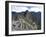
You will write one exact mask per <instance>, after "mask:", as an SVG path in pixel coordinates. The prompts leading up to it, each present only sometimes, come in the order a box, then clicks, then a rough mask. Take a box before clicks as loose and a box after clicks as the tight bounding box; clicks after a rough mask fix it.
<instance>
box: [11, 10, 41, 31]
mask: <svg viewBox="0 0 46 37" xmlns="http://www.w3.org/2000/svg"><path fill="white" fill-rule="evenodd" d="M38 29H41V12H37V13H36V12H29V11H28V10H27V11H25V12H21V13H17V12H12V30H13V31H15V30H38Z"/></svg>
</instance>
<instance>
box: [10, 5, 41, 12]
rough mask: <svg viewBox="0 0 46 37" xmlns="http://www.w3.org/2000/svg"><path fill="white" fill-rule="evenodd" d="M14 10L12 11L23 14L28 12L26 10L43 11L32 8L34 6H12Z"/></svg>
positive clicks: (38, 8)
mask: <svg viewBox="0 0 46 37" xmlns="http://www.w3.org/2000/svg"><path fill="white" fill-rule="evenodd" d="M11 8H12V9H11V10H12V11H14V12H22V11H26V10H28V11H29V12H31V11H34V12H38V11H42V10H41V8H40V7H32V6H29V7H28V6H25V7H24V6H21V7H20V6H12V7H11Z"/></svg>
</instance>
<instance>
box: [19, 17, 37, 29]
mask: <svg viewBox="0 0 46 37" xmlns="http://www.w3.org/2000/svg"><path fill="white" fill-rule="evenodd" d="M19 18H20V19H23V20H22V21H25V22H21V23H22V24H23V25H22V28H23V29H30V28H31V29H34V27H33V22H32V20H30V21H29V20H28V19H27V18H26V17H24V16H20V17H19ZM36 29H37V27H36Z"/></svg>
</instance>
